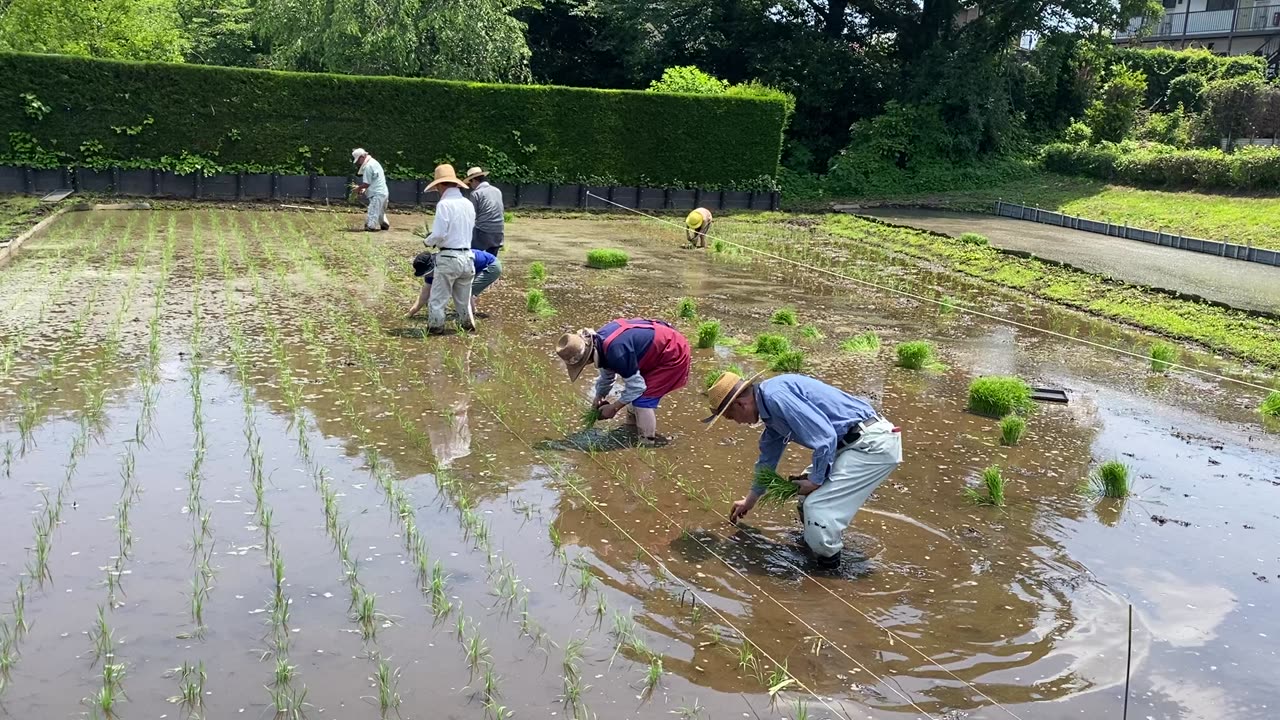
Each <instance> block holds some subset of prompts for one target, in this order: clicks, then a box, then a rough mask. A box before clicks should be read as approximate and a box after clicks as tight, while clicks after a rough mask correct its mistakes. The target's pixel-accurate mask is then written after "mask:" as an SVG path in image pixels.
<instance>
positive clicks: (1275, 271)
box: [837, 207, 1280, 315]
mask: <svg viewBox="0 0 1280 720" xmlns="http://www.w3.org/2000/svg"><path fill="white" fill-rule="evenodd" d="M837 209H838V210H839V209H841V208H839V207H837ZM846 212H852V213H856V214H858V215H866V216H869V217H874V218H877V219H880V220H885V221H887V222H891V223H894V224H897V225H909V226H911V227H917V228H920V229H922V230H932V231H935V232H942V233H946V234H948V235H959V234H960V233H963V232H976V233H981V234H983V235H986V236H987V238H988V239H990V240H991V244H992V245H995V246H996V247H999V248H1005V249H1009V250H1023V251H1027V252H1031V253H1035V254H1036V256H1038V257H1042V258H1045V259H1048V260H1056V261H1058V262H1064V263H1068V264H1070V265H1072V266H1074V267H1077V268H1080V269H1081V270H1086V271H1088V272H1092V273H1098V274H1101V275H1109V276H1111V277H1113V278H1116V279H1118V280H1124V281H1126V282H1132V283H1138V284H1142V285H1149V286H1152V287H1157V288H1162V289H1165V290H1174V291H1178V292H1183V293H1188V294H1191V295H1198V296H1200V297H1203V298H1205V299H1208V300H1213V301H1215V302H1221V303H1226V304H1227V305H1230V306H1232V307H1237V308H1241V309H1245V310H1254V311H1261V312H1268V313H1273V314H1276V315H1280V268H1273V267H1269V266H1267V265H1259V264H1257V263H1250V262H1244V261H1242V260H1230V259H1227V258H1219V257H1214V256H1212V255H1202V254H1200V253H1192V252H1187V251H1185V250H1175V249H1173V248H1166V247H1159V246H1156V245H1149V244H1147V243H1143V242H1138V241H1137V240H1125V239H1123V238H1114V237H1107V236H1105V235H1098V234H1095V233H1088V232H1083V231H1080V230H1071V229H1069V228H1060V227H1054V226H1052V225H1041V224H1039V223H1033V222H1027V221H1025V220H1014V219H1012V218H1001V217H995V216H993V215H979V214H970V213H956V212H947V211H944V210H911V209H899V208H875V209H856V210H855V209H852V208H850V209H848V210H846Z"/></svg>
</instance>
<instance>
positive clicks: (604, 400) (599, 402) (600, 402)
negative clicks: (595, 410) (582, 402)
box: [591, 395, 609, 407]
mask: <svg viewBox="0 0 1280 720" xmlns="http://www.w3.org/2000/svg"><path fill="white" fill-rule="evenodd" d="M608 404H609V398H608V397H606V396H604V395H601V396H600V397H598V398H596V399H595V400H594V401H592V403H591V406H592V407H604V406H605V405H608Z"/></svg>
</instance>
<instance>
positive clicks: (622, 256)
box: [587, 248, 631, 269]
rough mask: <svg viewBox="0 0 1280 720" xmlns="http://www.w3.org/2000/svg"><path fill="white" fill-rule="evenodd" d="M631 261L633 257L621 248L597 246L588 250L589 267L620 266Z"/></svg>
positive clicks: (606, 267) (605, 267)
mask: <svg viewBox="0 0 1280 720" xmlns="http://www.w3.org/2000/svg"><path fill="white" fill-rule="evenodd" d="M630 261H631V257H630V256H629V255H627V254H626V253H625V252H623V251H621V250H615V249H613V248H596V249H595V250H588V251H587V267H593V268H598V269H608V268H620V267H622V266H624V265H626V264H627V263H628V262H630Z"/></svg>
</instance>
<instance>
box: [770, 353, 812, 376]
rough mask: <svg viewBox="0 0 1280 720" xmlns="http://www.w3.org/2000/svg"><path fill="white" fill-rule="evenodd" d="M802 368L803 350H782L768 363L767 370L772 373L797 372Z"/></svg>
mask: <svg viewBox="0 0 1280 720" xmlns="http://www.w3.org/2000/svg"><path fill="white" fill-rule="evenodd" d="M803 367H804V351H803V350H784V351H782V352H780V353H778V354H777V355H774V356H773V360H771V361H770V362H769V369H770V370H773V371H774V372H799V371H800V370H801V369H802V368H803Z"/></svg>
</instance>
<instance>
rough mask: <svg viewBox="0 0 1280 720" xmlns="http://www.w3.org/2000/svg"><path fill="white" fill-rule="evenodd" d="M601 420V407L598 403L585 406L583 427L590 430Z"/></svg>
mask: <svg viewBox="0 0 1280 720" xmlns="http://www.w3.org/2000/svg"><path fill="white" fill-rule="evenodd" d="M598 422H600V408H599V407H598V406H596V405H592V406H591V407H587V408H583V410H582V429H583V430H590V429H591V428H593V427H595V426H596V423H598Z"/></svg>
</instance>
